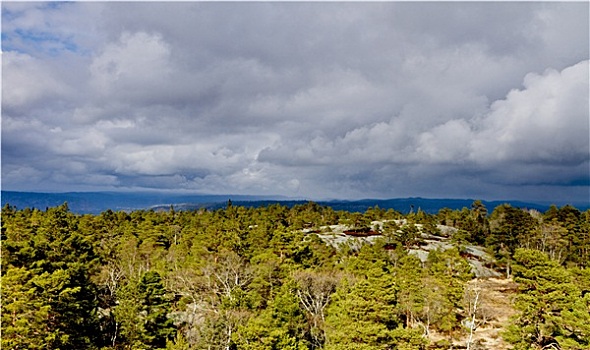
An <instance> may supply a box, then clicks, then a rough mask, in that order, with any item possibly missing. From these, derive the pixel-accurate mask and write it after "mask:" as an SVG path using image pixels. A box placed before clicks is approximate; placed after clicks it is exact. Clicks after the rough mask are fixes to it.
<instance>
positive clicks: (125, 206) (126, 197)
mask: <svg viewBox="0 0 590 350" xmlns="http://www.w3.org/2000/svg"><path fill="white" fill-rule="evenodd" d="M1 195H2V197H1V199H2V206H4V205H6V204H7V203H8V204H10V205H12V206H15V207H17V208H19V209H24V208H37V209H40V210H45V209H46V208H48V207H55V206H58V205H61V204H63V203H64V202H68V206H69V207H70V210H71V211H72V212H74V213H79V214H87V213H91V214H98V213H101V212H103V211H105V210H107V209H111V210H113V211H120V210H123V211H132V210H140V209H154V210H168V209H169V208H170V206H174V208H175V209H176V210H195V209H199V208H207V209H219V208H223V207H225V206H226V205H227V203H228V200H230V199H231V201H232V203H233V204H234V205H237V206H246V207H261V206H267V205H271V204H281V205H284V206H288V207H292V206H294V205H297V204H304V203H306V202H308V201H307V200H299V199H292V198H287V197H281V196H244V195H208V194H178V193H162V192H64V193H39V192H15V191H2V192H1ZM473 201H474V200H473V199H429V198H419V197H417V198H395V199H363V200H350V201H346V200H331V201H316V203H318V204H320V205H325V206H330V207H332V208H333V209H334V210H345V211H350V212H365V211H366V210H367V209H368V208H371V207H375V206H378V207H379V208H382V209H394V210H396V211H399V212H401V213H404V214H405V213H408V212H410V211H417V210H422V211H424V212H427V213H436V212H438V211H439V210H440V209H442V208H449V209H462V208H464V207H466V208H469V207H470V206H471V203H473ZM482 203H483V204H484V205H485V206H486V207H487V208H488V209H489V210H493V208H495V207H496V206H498V205H500V204H503V203H509V204H510V205H512V206H513V207H518V208H528V209H536V210H539V211H545V210H547V209H548V208H549V205H550V204H547V203H527V202H520V201H513V200H505V201H482ZM574 206H576V208H578V209H580V210H586V209H589V208H590V204H586V205H581V206H580V205H575V204H574Z"/></svg>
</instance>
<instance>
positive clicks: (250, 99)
mask: <svg viewBox="0 0 590 350" xmlns="http://www.w3.org/2000/svg"><path fill="white" fill-rule="evenodd" d="M1 6H2V155H1V163H2V171H1V175H2V178H1V180H2V189H3V190H18V191H38V192H67V191H103V190H104V191H113V190H115V191H117V190H121V191H128V190H166V191H181V192H189V193H211V194H254V195H284V196H289V197H296V198H308V199H316V200H319V199H335V198H336V199H359V198H397V197H425V198H477V199H485V200H498V199H500V200H501V199H510V200H532V201H550V202H554V203H561V202H567V203H569V202H571V203H573V202H582V203H587V202H588V201H590V199H589V196H590V163H589V160H590V141H589V139H590V130H589V120H590V117H589V105H588V99H589V98H588V96H589V71H588V67H589V42H590V40H589V4H588V2H479V3H477V2H447V3H442V2H321V3H320V2H231V3H230V2H175V3H172V2H67V3H59V2H49V3H31V2H5V1H3V2H2V4H1Z"/></svg>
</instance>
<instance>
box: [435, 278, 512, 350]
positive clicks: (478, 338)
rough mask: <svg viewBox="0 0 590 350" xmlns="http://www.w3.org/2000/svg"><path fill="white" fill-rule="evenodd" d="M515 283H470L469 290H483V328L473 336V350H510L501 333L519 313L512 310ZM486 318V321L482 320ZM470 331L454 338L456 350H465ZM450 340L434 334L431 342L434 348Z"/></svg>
mask: <svg viewBox="0 0 590 350" xmlns="http://www.w3.org/2000/svg"><path fill="white" fill-rule="evenodd" d="M516 286H517V285H516V283H514V282H513V281H512V280H511V279H501V278H487V279H475V280H473V281H471V282H469V286H468V288H477V289H479V290H480V297H479V303H478V304H479V305H478V309H479V310H480V311H481V316H480V320H476V323H480V322H482V321H483V324H481V325H480V326H478V327H477V329H476V330H475V332H474V333H473V343H472V346H471V349H472V350H488V349H489V350H507V349H510V348H511V346H510V344H508V343H507V342H505V341H504V339H502V335H501V332H502V331H503V330H504V328H505V327H506V325H508V324H509V322H510V317H511V316H512V315H514V314H515V313H516V311H515V310H514V308H513V307H512V298H513V297H514V295H515V291H516ZM482 318H483V319H482ZM468 338H469V331H468V330H467V329H465V330H464V331H462V332H461V333H460V334H455V339H453V341H452V348H453V349H465V348H466V344H467V340H468ZM443 339H448V337H445V336H442V335H440V334H436V333H434V332H433V333H431V335H430V340H431V343H432V344H434V343H436V342H440V341H442V340H443Z"/></svg>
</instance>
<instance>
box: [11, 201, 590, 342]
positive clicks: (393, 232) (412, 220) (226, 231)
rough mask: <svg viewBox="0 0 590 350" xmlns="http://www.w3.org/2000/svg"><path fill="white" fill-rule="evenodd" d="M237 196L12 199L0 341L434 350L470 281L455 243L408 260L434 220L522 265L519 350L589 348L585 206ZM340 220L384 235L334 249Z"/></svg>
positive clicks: (588, 218)
mask: <svg viewBox="0 0 590 350" xmlns="http://www.w3.org/2000/svg"><path fill="white" fill-rule="evenodd" d="M229 204H230V203H228V207H227V208H225V209H220V210H215V211H208V210H199V211H194V212H190V211H179V212H177V211H175V210H174V209H173V208H171V209H170V210H167V211H153V210H141V211H134V212H130V213H125V212H113V211H110V210H109V211H106V212H104V213H102V214H100V215H82V216H80V215H74V214H72V213H70V212H69V210H68V207H67V204H64V205H62V206H59V207H55V208H49V209H47V210H46V211H39V210H31V209H24V210H17V209H16V208H14V207H11V206H9V205H7V206H5V207H4V208H2V213H1V214H2V232H1V235H2V237H1V238H2V245H1V249H2V271H1V276H0V278H1V280H0V283H1V284H2V288H1V294H2V295H1V297H2V305H1V308H2V314H1V322H2V324H1V327H2V339H1V345H2V347H3V348H7V349H105V350H106V349H109V350H121V349H171V350H172V349H179V350H180V349H182V350H186V349H203V348H206V349H224V350H227V349H232V350H234V349H236V350H237V349H293V350H303V349H420V350H421V349H425V348H426V347H427V346H428V345H429V344H428V337H427V336H426V335H427V334H428V332H429V331H431V330H436V331H438V332H439V334H443V335H444V336H445V337H447V338H448V339H453V337H454V335H456V334H457V333H459V331H460V329H461V327H460V322H461V321H462V320H464V319H465V317H467V313H468V310H463V307H464V305H463V304H464V303H463V296H464V292H465V286H466V283H467V281H469V280H471V279H472V278H473V274H472V273H471V267H470V266H469V264H468V263H467V261H466V260H465V259H464V258H463V257H462V256H461V254H459V250H457V249H447V250H444V251H431V252H430V254H429V256H428V259H427V260H426V261H425V262H423V261H420V259H418V258H417V257H416V256H414V255H412V254H408V250H409V249H410V248H411V249H414V248H416V246H417V245H418V244H420V242H421V234H420V232H421V230H422V231H423V232H428V233H434V234H438V233H440V232H439V231H438V228H437V226H436V225H437V224H438V223H440V224H445V225H450V226H454V227H455V228H457V229H458V230H459V231H458V232H459V234H456V235H455V237H453V239H455V241H460V242H461V244H465V245H468V244H485V245H486V248H488V249H489V251H490V252H493V253H494V255H495V256H496V257H497V258H498V259H500V261H501V264H502V266H503V267H506V268H508V269H510V268H511V267H512V266H514V276H515V280H516V281H517V282H518V283H519V286H520V287H519V288H520V289H519V291H518V295H517V297H516V299H515V307H516V309H517V310H518V311H519V314H518V315H517V317H516V318H515V319H514V320H513V322H512V325H511V326H510V328H509V330H508V332H506V338H507V339H509V340H510V341H511V342H513V343H514V345H515V347H516V348H517V349H527V348H535V347H538V348H541V347H543V346H545V347H547V346H552V345H551V344H558V346H559V348H561V349H588V348H590V344H589V342H588V339H590V328H589V327H590V315H589V312H588V310H590V272H588V271H589V270H588V269H587V267H588V261H590V211H586V212H583V213H582V212H580V211H578V210H577V209H575V208H573V207H571V206H565V207H562V208H557V207H552V208H550V209H549V210H548V211H547V212H546V213H538V212H534V211H525V210H522V209H519V208H512V207H510V206H508V205H503V206H500V207H498V208H495V209H494V211H493V212H492V214H491V215H488V210H487V208H485V206H483V204H481V202H480V201H475V202H474V203H473V204H472V205H471V207H470V208H463V209H462V210H450V209H447V210H441V211H440V212H439V213H438V214H437V215H436V216H434V215H429V214H427V213H424V212H423V211H421V210H418V211H417V212H413V213H411V214H408V215H405V216H404V215H402V214H400V213H398V212H395V211H393V210H383V209H381V208H378V207H375V208H370V209H369V210H367V211H366V212H365V213H348V212H335V211H333V210H332V209H330V208H326V207H321V206H319V205H317V204H315V203H313V202H309V203H305V204H302V205H296V206H294V207H293V208H287V207H284V206H281V205H270V206H267V207H261V208H244V207H239V206H234V205H229ZM394 220H398V221H394ZM373 221H381V222H383V226H381V225H380V224H379V223H375V222H373ZM338 223H344V224H347V225H349V227H350V228H352V229H356V230H358V231H364V232H368V231H370V230H373V231H375V232H379V231H382V233H383V236H382V238H379V239H375V238H373V237H371V240H370V242H371V243H366V242H365V243H359V244H358V245H350V246H348V247H347V246H342V247H340V248H338V249H336V248H334V247H332V246H330V245H327V244H326V243H325V242H324V240H323V238H322V237H323V236H321V235H322V233H326V232H330V231H331V228H330V227H327V226H326V225H335V224H338ZM419 227H421V230H420V229H419ZM459 236H460V237H459ZM521 248H529V249H528V250H523V249H521ZM448 342H449V343H448V346H447V347H450V346H451V343H450V340H448ZM556 346H557V345H556Z"/></svg>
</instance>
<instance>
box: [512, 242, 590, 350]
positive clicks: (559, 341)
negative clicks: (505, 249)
mask: <svg viewBox="0 0 590 350" xmlns="http://www.w3.org/2000/svg"><path fill="white" fill-rule="evenodd" d="M514 259H515V261H516V265H515V266H514V273H515V281H516V282H518V283H519V289H520V293H519V295H518V297H517V299H516V303H515V306H516V308H517V309H518V310H519V311H520V314H519V315H518V316H517V317H516V318H515V319H514V320H513V323H512V325H511V327H510V328H509V329H508V331H507V332H506V334H505V337H506V339H507V340H508V341H510V342H512V343H514V344H515V347H516V348H517V349H528V348H531V347H533V348H535V347H536V348H545V347H550V346H554V347H557V348H560V349H588V348H589V347H590V327H589V326H588V325H589V322H590V308H589V306H590V303H589V302H588V301H589V298H588V294H585V295H583V294H582V290H581V289H582V288H584V287H582V288H580V286H584V285H587V284H588V283H590V282H589V280H588V274H587V272H582V273H578V277H582V282H581V283H580V282H579V283H575V282H574V279H573V276H572V273H571V272H570V271H568V270H567V269H566V268H564V267H562V266H559V264H558V263H557V262H556V261H554V260H550V259H549V257H548V256H547V255H546V254H544V253H543V252H540V251H536V250H527V249H518V250H517V251H516V253H515V255H514Z"/></svg>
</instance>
